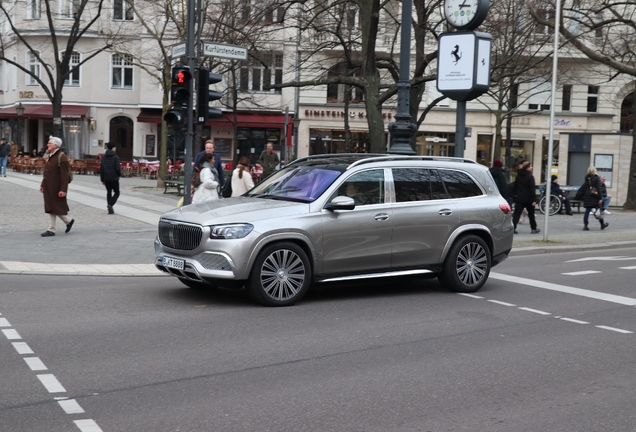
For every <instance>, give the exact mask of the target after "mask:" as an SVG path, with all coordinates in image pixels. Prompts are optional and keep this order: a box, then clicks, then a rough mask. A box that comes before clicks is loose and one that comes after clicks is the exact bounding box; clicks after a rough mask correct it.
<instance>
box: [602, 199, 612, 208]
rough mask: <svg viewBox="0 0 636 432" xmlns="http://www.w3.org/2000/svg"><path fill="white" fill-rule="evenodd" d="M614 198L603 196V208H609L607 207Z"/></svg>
mask: <svg viewBox="0 0 636 432" xmlns="http://www.w3.org/2000/svg"><path fill="white" fill-rule="evenodd" d="M611 200H612V197H605V198H603V210H607V208H608V207H609V203H610V201H611Z"/></svg>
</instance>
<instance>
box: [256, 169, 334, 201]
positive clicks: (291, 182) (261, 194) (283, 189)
mask: <svg viewBox="0 0 636 432" xmlns="http://www.w3.org/2000/svg"><path fill="white" fill-rule="evenodd" d="M340 174H342V172H341V171H340V170H338V169H333V168H331V169H330V168H324V167H316V166H294V165H292V166H290V167H288V168H285V169H282V170H281V171H279V172H277V173H276V174H274V175H273V176H271V177H268V178H267V179H265V180H264V181H263V182H261V183H260V184H258V185H256V187H255V188H254V189H252V190H250V191H249V192H248V193H247V194H246V196H251V197H258V198H270V199H284V200H289V201H300V202H312V201H314V200H315V199H316V198H318V197H319V196H320V195H322V193H323V192H324V191H325V190H326V189H327V188H328V187H329V186H331V184H332V183H333V182H334V180H336V179H337V178H338V177H339V176H340Z"/></svg>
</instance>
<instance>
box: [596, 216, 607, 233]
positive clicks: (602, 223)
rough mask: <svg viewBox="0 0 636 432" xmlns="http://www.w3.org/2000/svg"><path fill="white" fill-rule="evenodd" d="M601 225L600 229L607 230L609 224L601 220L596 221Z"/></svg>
mask: <svg viewBox="0 0 636 432" xmlns="http://www.w3.org/2000/svg"><path fill="white" fill-rule="evenodd" d="M598 221H599V222H600V223H601V229H602V230H604V229H605V228H607V227H608V226H609V224H608V223H607V222H605V221H604V220H603V218H601V219H599V220H598Z"/></svg>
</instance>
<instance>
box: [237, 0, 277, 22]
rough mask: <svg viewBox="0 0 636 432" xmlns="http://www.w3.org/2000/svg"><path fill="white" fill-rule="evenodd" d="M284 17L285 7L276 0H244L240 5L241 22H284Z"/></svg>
mask: <svg viewBox="0 0 636 432" xmlns="http://www.w3.org/2000/svg"><path fill="white" fill-rule="evenodd" d="M284 17H285V8H284V7H283V6H281V5H280V2H279V1H276V0H243V1H242V2H241V4H240V5H239V20H240V21H241V22H248V21H254V22H260V23H262V24H273V23H282V22H283V19H284Z"/></svg>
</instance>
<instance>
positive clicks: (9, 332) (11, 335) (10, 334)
mask: <svg viewBox="0 0 636 432" xmlns="http://www.w3.org/2000/svg"><path fill="white" fill-rule="evenodd" d="M2 333H4V335H5V336H6V337H7V339H9V340H14V339H22V336H20V333H18V332H17V330H15V329H6V330H2Z"/></svg>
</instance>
